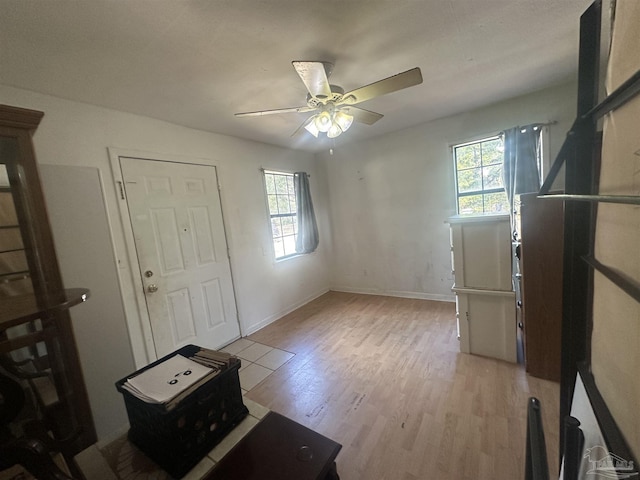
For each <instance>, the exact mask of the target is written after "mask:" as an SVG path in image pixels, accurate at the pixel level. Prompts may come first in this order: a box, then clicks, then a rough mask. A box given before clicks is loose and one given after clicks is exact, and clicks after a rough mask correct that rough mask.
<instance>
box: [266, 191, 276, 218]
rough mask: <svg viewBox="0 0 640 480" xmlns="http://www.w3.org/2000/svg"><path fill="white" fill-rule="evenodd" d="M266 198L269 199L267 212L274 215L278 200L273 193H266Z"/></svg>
mask: <svg viewBox="0 0 640 480" xmlns="http://www.w3.org/2000/svg"><path fill="white" fill-rule="evenodd" d="M267 200H268V201H269V214H270V215H275V214H276V213H278V200H277V199H276V196H275V195H268V196H267Z"/></svg>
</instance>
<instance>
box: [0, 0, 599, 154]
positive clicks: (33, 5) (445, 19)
mask: <svg viewBox="0 0 640 480" xmlns="http://www.w3.org/2000/svg"><path fill="white" fill-rule="evenodd" d="M590 3H591V0H535V1H534V0H340V1H338V0H322V1H313V2H312V1H308V0H197V1H196V0H129V1H124V0H87V1H77V0H50V1H46V0H0V83H1V84H5V85H10V86H15V87H20V88H23V89H27V90H34V91H37V92H43V93H47V94H50V95H54V96H58V97H62V98H66V99H71V100H78V101H81V102H87V103H91V104H95V105H100V106H104V107H109V108H113V109H117V110H122V111H126V112H131V113H136V114H140V115H145V116H148V117H153V118H157V119H162V120H166V121H169V122H173V123H176V124H179V125H184V126H187V127H191V128H196V129H201V130H206V131H211V132H217V133H222V134H226V135H232V136H235V137H241V138H246V139H252V140H256V141H260V142H266V143H271V144H275V145H280V146H285V147H289V148H299V149H304V150H309V151H317V150H319V149H321V148H325V147H326V146H328V145H330V143H329V142H331V143H332V142H333V141H331V140H327V139H316V138H314V137H312V136H311V135H309V134H308V133H307V132H305V131H304V130H302V131H301V132H300V133H299V134H298V135H296V136H294V137H292V136H291V135H292V133H293V132H294V131H295V130H296V129H297V128H298V127H299V126H300V124H301V123H302V122H303V121H304V120H305V118H307V117H308V116H309V114H299V113H291V114H282V115H270V116H264V117H250V118H236V117H234V115H233V114H234V113H235V112H243V111H253V110H265V109H273V108H284V107H295V106H300V105H305V96H306V89H305V87H304V84H303V83H302V81H301V80H300V78H299V77H298V75H297V73H296V72H295V70H294V69H293V67H292V66H291V61H292V60H314V61H315V60H321V61H330V62H332V63H334V64H335V66H334V69H333V74H332V76H331V78H330V80H331V83H334V84H337V85H340V86H342V87H343V88H344V89H345V90H352V89H354V88H357V87H360V86H362V85H366V84H369V83H372V82H375V81H377V80H380V79H382V78H386V77H388V76H391V75H394V74H396V73H399V72H402V71H405V70H408V69H410V68H413V67H420V68H421V70H422V75H423V77H424V82H423V83H422V84H421V85H418V86H415V87H410V88H408V89H405V90H402V91H399V92H395V93H391V94H388V95H386V96H383V97H379V98H376V99H373V100H370V101H368V102H365V103H362V104H360V105H359V106H361V107H362V108H365V109H367V110H373V111H376V112H379V113H382V114H384V118H382V119H381V120H380V121H378V122H377V123H376V124H375V125H372V126H367V125H362V124H357V125H354V126H353V127H352V128H351V129H350V130H349V131H348V132H347V133H345V134H344V135H342V136H341V137H340V138H338V139H336V144H339V143H340V142H344V141H349V140H354V139H364V138H369V137H373V136H377V135H380V134H383V133H386V132H390V131H395V130H400V129H402V128H406V127H409V126H412V125H416V124H420V123H423V122H427V121H429V120H433V119H435V118H440V117H444V116H447V115H451V114H455V113H459V112H462V111H467V110H470V109H473V108H477V107H481V106H484V105H488V104H491V103H494V102H496V101H499V100H503V99H506V98H510V97H514V96H517V95H520V94H524V93H528V92H531V91H535V90H538V89H541V88H544V87H547V86H549V85H553V84H558V83H561V82H564V81H568V80H570V79H572V78H575V75H576V69H577V57H578V29H579V17H580V15H581V14H582V13H583V11H584V10H585V9H586V8H587V7H588V6H589V4H590Z"/></svg>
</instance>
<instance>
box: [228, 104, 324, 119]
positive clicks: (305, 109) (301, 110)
mask: <svg viewBox="0 0 640 480" xmlns="http://www.w3.org/2000/svg"><path fill="white" fill-rule="evenodd" d="M313 110H315V108H314V107H308V106H306V105H305V106H304V107H291V108H278V109H276V110H262V111H260V112H242V113H236V114H234V115H235V116H236V117H261V116H263V115H273V114H277V113H306V112H312V111H313Z"/></svg>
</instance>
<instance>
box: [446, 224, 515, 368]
mask: <svg viewBox="0 0 640 480" xmlns="http://www.w3.org/2000/svg"><path fill="white" fill-rule="evenodd" d="M449 224H450V226H451V252H452V255H451V259H452V268H453V271H454V280H455V284H454V285H453V287H452V290H453V291H454V292H455V294H456V315H457V317H458V319H457V320H458V336H459V339H460V351H461V352H464V353H472V354H476V355H482V356H486V357H493V358H499V359H502V360H506V361H509V362H516V361H517V353H516V296H515V292H514V290H513V282H512V267H511V265H512V263H511V259H512V255H511V253H512V252H511V233H510V232H511V226H510V225H511V224H510V220H509V216H508V215H484V216H474V217H467V216H454V217H451V218H449Z"/></svg>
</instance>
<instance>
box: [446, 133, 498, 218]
mask: <svg viewBox="0 0 640 480" xmlns="http://www.w3.org/2000/svg"><path fill="white" fill-rule="evenodd" d="M499 139H502V140H504V137H503V134H502V133H496V134H492V135H486V136H482V137H479V138H477V139H475V140H469V141H466V142H461V143H455V144H452V145H450V148H451V158H452V160H453V175H454V183H455V200H456V212H457V213H458V215H464V216H468V217H473V216H482V215H490V214H494V215H496V214H500V213H504V214H508V213H509V205H508V198H507V210H506V211H504V212H491V211H487V210H486V208H485V198H484V196H485V195H488V194H492V193H500V192H504V194H505V197H506V189H505V187H504V179H503V177H502V175H501V176H500V177H501V178H500V180H501V183H502V186H501V187H493V188H487V189H485V188H484V177H483V176H482V175H481V176H480V177H481V179H482V188H481V189H479V190H471V191H468V192H462V193H461V192H460V189H459V176H458V173H459V172H460V171H465V170H472V169H478V170H480V171H482V169H483V168H484V167H486V166H490V165H496V164H488V165H484V164H483V163H482V157H481V162H480V165H479V166H477V167H470V168H465V169H460V170H459V169H458V158H457V156H456V149H457V148H460V147H466V146H469V145H475V144H482V143H485V142H490V141H494V140H499ZM502 159H503V160H502V166H501V169H503V168H504V166H503V165H504V152H503V155H502ZM503 172H504V170H503ZM474 195H480V196H481V197H482V212H472V213H461V212H460V198H463V197H470V196H474Z"/></svg>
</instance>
